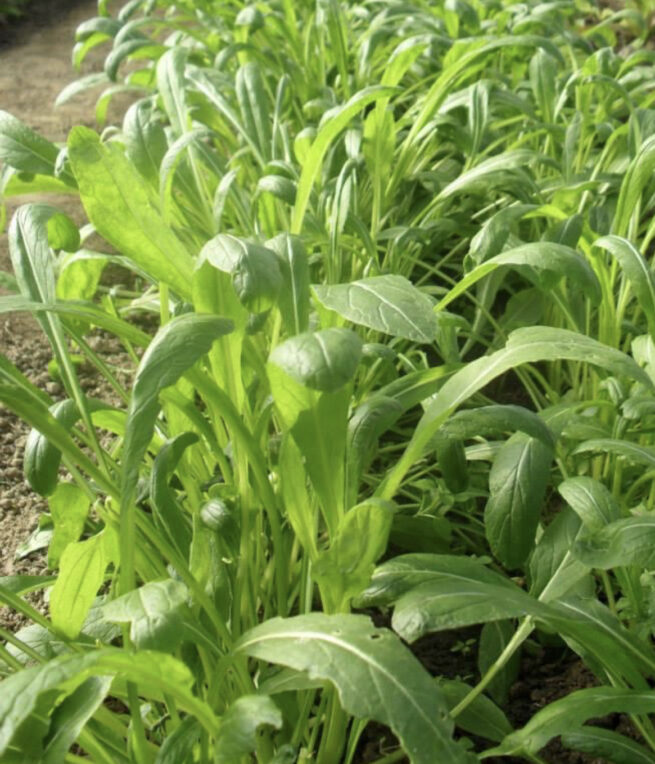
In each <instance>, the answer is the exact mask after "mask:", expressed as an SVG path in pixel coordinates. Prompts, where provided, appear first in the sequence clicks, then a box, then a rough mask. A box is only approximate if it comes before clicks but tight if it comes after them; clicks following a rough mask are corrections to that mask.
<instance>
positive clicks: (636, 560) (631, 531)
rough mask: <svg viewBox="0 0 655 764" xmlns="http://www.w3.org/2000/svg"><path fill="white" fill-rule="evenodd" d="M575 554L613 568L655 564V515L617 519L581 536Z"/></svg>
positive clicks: (587, 561) (589, 562)
mask: <svg viewBox="0 0 655 764" xmlns="http://www.w3.org/2000/svg"><path fill="white" fill-rule="evenodd" d="M573 554H574V555H575V557H576V558H577V559H578V560H580V561H581V562H582V563H584V564H585V565H588V566H589V567H590V568H600V569H602V570H609V569H610V568H618V567H623V566H626V565H638V566H639V567H640V568H646V569H651V568H653V567H655V517H652V516H649V515H645V516H641V517H640V516H637V517H625V518H623V519H622V520H615V521H614V522H611V523H609V525H606V526H605V527H603V528H601V529H600V530H597V531H595V532H594V533H591V534H589V535H585V536H584V537H583V538H581V539H580V540H579V541H578V542H577V543H576V545H575V546H574V548H573Z"/></svg>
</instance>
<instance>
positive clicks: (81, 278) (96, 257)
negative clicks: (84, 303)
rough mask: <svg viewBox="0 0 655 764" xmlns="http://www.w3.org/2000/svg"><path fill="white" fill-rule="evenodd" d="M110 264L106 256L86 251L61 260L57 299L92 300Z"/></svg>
mask: <svg viewBox="0 0 655 764" xmlns="http://www.w3.org/2000/svg"><path fill="white" fill-rule="evenodd" d="M108 262H109V258H107V257H106V256H104V255H101V254H98V253H97V252H90V251H84V250H82V251H81V252H76V253H75V254H73V255H69V256H68V257H66V258H64V259H63V260H60V265H59V275H58V277H57V287H56V294H57V299H59V300H92V299H93V297H94V296H95V293H96V291H97V289H98V284H99V283H100V278H101V276H102V273H103V271H104V269H105V266H106V265H107V263H108Z"/></svg>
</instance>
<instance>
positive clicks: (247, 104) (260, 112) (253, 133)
mask: <svg viewBox="0 0 655 764" xmlns="http://www.w3.org/2000/svg"><path fill="white" fill-rule="evenodd" d="M235 85H236V94H237V101H238V102H239V110H240V111H241V118H242V120H243V125H244V128H245V130H246V132H247V133H248V135H249V136H250V138H251V140H252V142H253V143H254V144H255V145H256V146H257V148H258V149H259V153H260V154H261V156H262V157H263V158H264V159H265V160H268V159H270V156H271V118H270V114H271V106H270V103H269V101H268V96H267V94H266V89H265V88H264V81H263V78H262V75H261V72H260V67H259V64H256V63H254V62H249V63H247V64H244V65H243V66H242V67H240V69H239V70H238V71H237V76H236V82H235Z"/></svg>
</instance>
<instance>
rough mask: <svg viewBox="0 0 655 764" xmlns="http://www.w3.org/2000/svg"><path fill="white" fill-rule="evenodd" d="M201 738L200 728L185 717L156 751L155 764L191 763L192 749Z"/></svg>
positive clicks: (195, 722) (190, 718)
mask: <svg viewBox="0 0 655 764" xmlns="http://www.w3.org/2000/svg"><path fill="white" fill-rule="evenodd" d="M201 737H202V727H201V726H200V725H199V724H198V722H197V721H196V720H195V719H194V718H193V717H192V716H187V717H186V719H183V720H182V722H181V723H180V725H179V726H178V727H176V728H175V729H174V730H173V732H172V733H171V734H170V735H168V736H167V737H166V739H165V740H164V742H163V743H162V745H161V748H160V749H159V750H158V751H157V758H156V759H155V764H180V762H183V761H188V762H192V761H193V749H194V748H195V746H196V745H197V744H198V742H199V741H200V738H201Z"/></svg>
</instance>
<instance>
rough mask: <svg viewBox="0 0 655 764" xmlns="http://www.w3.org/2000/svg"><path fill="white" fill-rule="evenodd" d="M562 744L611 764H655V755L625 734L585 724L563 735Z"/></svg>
mask: <svg viewBox="0 0 655 764" xmlns="http://www.w3.org/2000/svg"><path fill="white" fill-rule="evenodd" d="M562 745H563V746H564V748H570V749H571V750H573V751H579V752H580V753H586V754H587V755H589V756H593V758H595V759H601V760H602V761H606V762H611V764H655V755H653V754H652V753H651V752H650V751H649V750H648V749H647V748H645V747H644V746H643V745H640V744H639V743H636V742H635V741H634V740H631V739H630V738H629V737H626V736H625V735H620V734H619V733H618V732H613V731H612V730H606V729H603V728H602V727H593V726H591V725H590V726H585V727H580V729H578V730H575V731H573V732H565V733H564V734H563V735H562Z"/></svg>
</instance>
